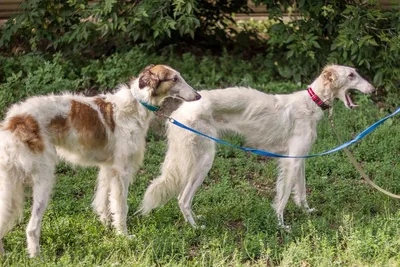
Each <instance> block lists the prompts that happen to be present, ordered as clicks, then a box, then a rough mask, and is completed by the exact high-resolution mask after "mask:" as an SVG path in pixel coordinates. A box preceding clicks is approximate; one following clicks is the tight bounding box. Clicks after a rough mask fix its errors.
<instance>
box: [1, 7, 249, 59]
mask: <svg viewBox="0 0 400 267" xmlns="http://www.w3.org/2000/svg"><path fill="white" fill-rule="evenodd" d="M246 4H247V1H245V0H239V1H237V0H236V1H226V0H217V1H212V2H209V1H199V0H188V1H182V0H167V1H166V0H143V1H140V0H136V1H116V0H103V1H98V2H95V3H92V4H89V3H88V1H87V0H69V1H54V0H43V1H38V0H27V1H24V2H23V3H22V4H21V6H20V9H21V11H22V12H21V13H20V14H16V15H14V16H12V17H11V18H10V19H9V20H8V22H7V23H6V24H5V27H4V29H3V32H2V36H1V38H0V47H3V48H4V47H6V48H8V49H10V48H12V49H14V50H17V51H19V50H25V51H26V50H31V51H37V50H41V51H44V50H50V51H55V50H58V51H59V50H69V51H70V50H71V48H72V50H74V51H76V52H78V53H81V52H82V50H83V51H84V52H86V53H88V54H96V53H95V52H96V51H98V50H100V54H101V52H104V51H105V52H107V51H111V52H112V50H113V49H114V47H118V48H119V49H121V48H127V47H129V46H130V45H131V44H134V43H136V44H137V43H140V44H143V45H145V46H147V47H154V46H159V45H161V44H164V45H165V44H170V43H175V42H176V41H179V40H180V39H182V38H183V39H185V38H191V39H193V38H195V34H198V35H202V36H203V37H202V38H204V35H205V33H207V34H209V35H213V36H219V37H222V36H227V33H226V32H225V27H226V26H227V23H226V22H225V21H226V19H228V20H229V19H230V20H232V19H231V16H230V14H231V13H232V12H237V11H241V10H242V11H243V10H246V7H247V6H246ZM198 29H199V30H198ZM225 39H227V38H226V37H225ZM21 46H22V47H21Z"/></svg>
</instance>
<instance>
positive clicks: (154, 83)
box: [139, 64, 160, 89]
mask: <svg viewBox="0 0 400 267" xmlns="http://www.w3.org/2000/svg"><path fill="white" fill-rule="evenodd" d="M153 67H154V65H153V64H152V65H149V66H147V67H146V68H145V69H144V70H143V71H142V73H141V75H140V77H139V88H140V89H143V88H145V87H150V88H152V89H156V88H157V87H158V85H159V84H160V79H159V78H158V76H157V74H155V73H153V72H152V71H151V69H152V68H153Z"/></svg>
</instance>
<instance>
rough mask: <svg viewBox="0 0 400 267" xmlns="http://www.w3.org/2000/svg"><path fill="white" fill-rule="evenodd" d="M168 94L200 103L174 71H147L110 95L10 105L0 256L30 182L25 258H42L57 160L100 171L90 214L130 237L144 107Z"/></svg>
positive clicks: (2, 152)
mask: <svg viewBox="0 0 400 267" xmlns="http://www.w3.org/2000/svg"><path fill="white" fill-rule="evenodd" d="M169 96H170V97H176V98H180V99H182V100H184V101H194V100H198V99H200V95H199V94H198V93H197V92H196V91H195V90H194V89H193V88H192V87H191V86H189V85H188V84H187V83H186V82H185V80H184V79H183V78H182V77H181V75H180V74H179V73H178V72H177V71H176V70H174V69H172V68H170V67H168V66H165V65H156V66H154V65H151V66H148V67H147V68H145V69H144V71H143V72H142V73H141V74H140V75H139V77H138V78H137V79H134V80H132V81H131V82H129V83H128V84H124V85H121V86H120V87H119V88H118V90H117V91H116V93H114V94H105V95H100V96H96V97H85V96H81V95H73V94H63V95H49V96H39V97H32V98H29V99H27V100H26V101H24V102H22V103H18V104H15V105H14V106H12V107H11V109H10V110H9V111H8V113H7V115H6V118H5V120H4V121H3V123H2V125H1V126H0V127H1V128H0V140H1V143H0V253H2V252H4V248H3V242H2V238H3V237H4V235H5V234H6V232H7V230H9V229H10V228H11V227H12V225H13V223H14V221H15V220H16V219H17V218H18V217H20V215H21V214H22V211H23V200H24V186H25V185H27V184H29V185H31V186H32V188H33V206H32V214H31V218H30V220H29V224H28V226H27V229H26V236H27V243H28V244H27V245H28V252H29V255H30V256H31V257H33V256H36V255H37V254H38V253H39V239H40V228H41V221H42V218H43V214H44V212H45V210H46V207H47V204H48V201H49V198H50V194H51V191H52V188H53V185H54V182H55V178H54V171H55V167H56V164H57V160H58V156H60V157H61V158H63V159H65V160H66V161H69V162H71V163H73V164H79V165H83V166H98V167H99V168H100V171H99V175H98V183H97V190H96V195H95V197H94V201H93V208H94V210H95V211H96V213H97V214H98V215H99V216H100V219H101V221H102V222H103V223H107V222H109V221H110V219H112V220H111V221H112V225H113V226H114V227H115V228H116V230H117V231H118V233H121V234H127V226H126V217H127V211H128V207H127V194H128V186H129V183H130V182H131V181H132V179H133V175H134V173H135V172H136V171H137V170H138V169H139V166H140V165H141V163H142V161H143V156H144V151H145V136H146V132H147V130H148V128H149V123H150V120H151V119H152V118H153V116H154V115H153V114H152V112H151V111H150V110H148V108H146V106H148V105H153V106H157V105H160V104H161V102H162V101H163V100H164V99H165V98H166V97H169Z"/></svg>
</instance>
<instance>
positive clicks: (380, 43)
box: [0, 0, 400, 100]
mask: <svg viewBox="0 0 400 267" xmlns="http://www.w3.org/2000/svg"><path fill="white" fill-rule="evenodd" d="M255 2H256V3H257V4H266V5H267V6H268V12H269V15H270V20H269V21H267V22H265V23H259V24H255V23H254V22H251V21H250V22H249V23H247V24H246V23H241V24H239V25H236V23H235V22H234V20H232V17H233V15H234V13H237V12H246V11H247V8H246V4H247V1H244V0H236V1H234V0H217V1H199V0H190V1H182V0H167V1H164V0H143V1H116V0H103V1H99V2H97V3H95V4H92V5H89V4H88V2H87V1H86V0H69V1H54V0H44V1H38V0H27V1H24V3H23V4H22V5H21V8H22V11H23V12H22V13H20V14H17V15H15V16H14V17H13V18H11V19H10V20H9V21H8V22H7V23H6V25H5V26H4V28H3V29H2V35H1V38H0V49H2V50H3V51H4V52H6V53H9V54H19V53H26V52H29V51H41V52H45V53H47V52H51V53H53V52H62V53H63V55H64V57H65V58H69V59H71V60H73V61H74V62H76V61H82V62H81V63H80V64H83V65H85V64H87V59H88V58H89V59H92V58H97V59H99V60H100V61H102V62H106V61H105V60H104V59H103V56H106V57H107V56H110V55H112V54H113V53H115V52H118V53H121V52H125V51H128V50H130V49H131V47H132V46H137V45H139V46H140V47H141V48H142V49H143V47H147V48H153V50H150V51H152V52H153V53H154V52H157V53H158V54H160V53H165V51H168V49H163V47H166V46H167V47H168V45H169V47H170V48H171V50H172V51H176V52H178V53H180V54H187V53H192V54H196V55H204V54H207V53H208V52H204V51H210V53H212V54H214V55H215V54H217V55H222V56H223V57H225V56H226V55H229V54H232V55H235V56H237V57H239V58H240V61H241V63H240V64H238V65H234V66H232V70H229V71H235V73H236V74H237V75H238V76H241V74H242V73H245V75H243V76H241V77H236V76H235V75H230V76H229V77H230V78H233V79H234V80H232V81H230V82H232V83H237V80H238V79H241V80H243V81H244V82H245V81H251V79H252V77H251V76H252V75H250V76H249V74H246V73H249V72H247V70H248V67H249V66H251V67H256V68H257V70H258V69H263V70H264V71H266V72H268V75H267V76H268V80H269V78H270V77H274V79H286V80H291V81H294V82H301V83H308V82H310V81H311V80H312V79H313V78H314V77H315V75H317V74H318V73H319V72H320V70H321V68H322V67H323V66H324V65H326V64H328V63H338V64H343V65H350V66H354V67H357V68H358V69H359V70H360V73H362V74H363V75H365V76H366V77H369V78H370V79H371V81H372V82H373V83H374V85H375V86H376V87H378V88H379V89H381V92H384V93H385V94H387V93H388V94H391V95H392V94H393V93H397V87H398V85H399V82H400V54H399V51H400V6H399V5H397V6H393V9H391V10H382V9H380V7H379V6H378V5H377V4H376V3H373V2H372V1H362V2H361V3H354V1H353V0H346V1H342V0H340V1H339V0H316V1H295V0H281V1H276V0H255ZM289 9H290V12H291V14H292V15H294V14H295V15H296V16H294V18H295V19H293V20H290V21H289V22H287V21H284V20H283V12H285V11H287V10H289ZM248 25H250V26H248ZM168 53H170V54H171V52H170V51H169V52H168ZM173 53H174V52H172V54H173ZM128 54H129V53H128ZM135 56H136V55H135ZM46 57H47V58H50V57H49V56H48V55H47V56H46ZM117 58H118V56H117ZM200 58H201V56H200ZM244 58H246V59H248V60H242V59H244ZM11 60H13V59H11ZM112 60H115V58H114V59H110V60H109V61H108V62H107V64H113V62H111V61H112ZM121 60H122V59H121ZM131 60H132V62H139V64H137V63H136V65H138V66H141V65H142V64H141V63H142V62H143V60H147V58H145V59H144V58H141V57H138V58H134V57H132V58H131ZM163 60H168V58H166V57H164V58H163ZM245 61H248V63H247V62H246V63H245ZM132 62H129V64H133V63H132ZM188 62H189V61H188ZM74 64H75V63H74ZM91 64H92V63H91ZM124 64H127V63H124ZM180 64H187V63H185V62H179V64H178V65H176V67H179V66H180ZM207 64H208V63H207V61H204V62H203V66H204V68H214V67H215V68H219V67H220V66H211V65H212V63H209V64H211V65H210V66H207V67H205V66H206V65H207ZM237 66H240V67H241V68H244V69H243V70H239V69H238V67H237ZM8 67H11V68H14V67H12V64H8V65H7V66H6V68H8ZM221 67H224V66H221ZM25 68H26V67H25V66H23V69H25ZM257 70H256V72H257ZM22 71H24V70H22ZM85 71H86V72H90V67H89V68H88V69H86V70H85ZM85 71H83V74H84V75H86V72H85ZM108 71H110V70H107V72H108ZM118 71H120V70H115V71H111V72H118ZM198 71H199V70H196V71H192V72H193V75H196V74H197V73H198ZM225 71H228V70H225ZM200 72H201V70H200ZM219 73H220V72H219ZM2 75H4V70H0V76H2ZM96 75H99V76H98V81H99V82H100V83H101V85H102V86H106V87H110V84H106V83H109V82H111V83H112V84H114V83H115V82H116V80H115V79H116V76H115V75H114V76H112V75H110V79H111V80H107V79H106V78H105V76H104V75H106V76H107V74H100V73H98V74H96ZM102 75H103V76H104V77H101V76H102ZM90 79H92V78H90ZM202 79H211V80H212V81H215V83H210V84H211V85H212V86H214V85H217V84H219V83H220V82H219V80H221V81H223V80H224V79H225V77H224V76H218V74H216V72H215V73H211V76H207V77H203V78H202ZM84 81H85V83H84V85H86V84H90V82H91V81H90V80H89V81H88V80H87V79H85V80H84ZM204 82H205V81H199V83H204ZM264 82H266V81H264ZM228 83H229V81H228ZM388 99H389V100H390V99H391V97H390V98H388Z"/></svg>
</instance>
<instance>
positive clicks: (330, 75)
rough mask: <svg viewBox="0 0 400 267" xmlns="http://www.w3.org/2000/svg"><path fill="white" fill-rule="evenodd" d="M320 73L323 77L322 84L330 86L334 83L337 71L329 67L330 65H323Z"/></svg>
mask: <svg viewBox="0 0 400 267" xmlns="http://www.w3.org/2000/svg"><path fill="white" fill-rule="evenodd" d="M322 75H323V77H324V85H328V84H329V85H330V87H331V86H332V85H333V84H334V83H335V81H336V80H337V73H336V71H335V70H334V69H333V68H331V67H329V66H328V67H325V68H324V70H323V72H322Z"/></svg>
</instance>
